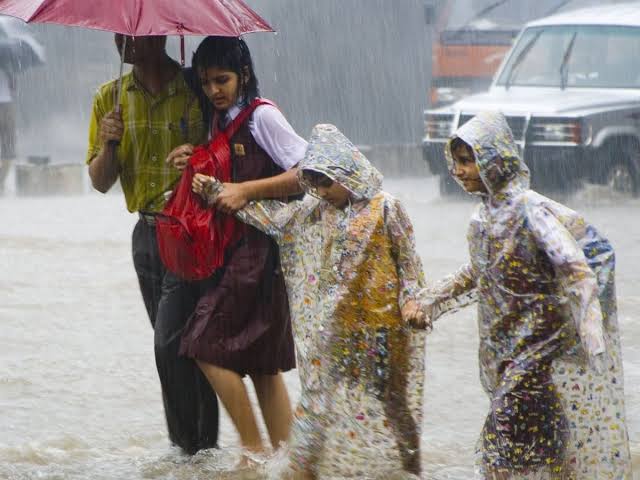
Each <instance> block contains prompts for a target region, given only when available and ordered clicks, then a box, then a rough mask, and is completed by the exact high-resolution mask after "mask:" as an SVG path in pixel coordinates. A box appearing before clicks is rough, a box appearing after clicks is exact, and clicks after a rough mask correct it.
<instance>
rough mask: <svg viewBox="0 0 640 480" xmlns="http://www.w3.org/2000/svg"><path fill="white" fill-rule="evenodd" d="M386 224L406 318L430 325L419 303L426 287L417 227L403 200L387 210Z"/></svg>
mask: <svg viewBox="0 0 640 480" xmlns="http://www.w3.org/2000/svg"><path fill="white" fill-rule="evenodd" d="M385 224H386V228H387V232H389V237H390V239H391V248H392V254H393V257H394V259H395V261H396V269H397V272H398V279H399V281H400V292H399V296H398V304H399V305H400V308H401V310H402V317H403V319H404V320H405V321H410V322H412V323H414V325H416V326H423V325H422V324H423V322H424V323H425V324H424V326H425V327H429V326H430V319H429V318H424V317H425V316H424V311H423V309H422V308H421V305H420V304H419V301H418V300H419V295H420V292H421V291H422V290H423V289H424V287H425V278H424V270H423V268H422V261H421V260H420V256H419V255H418V253H417V252H416V242H415V237H414V234H413V224H412V223H411V219H410V218H409V215H407V212H406V210H405V209H404V207H403V206H402V204H401V203H400V201H398V200H396V199H393V200H392V201H391V202H390V205H389V207H388V208H387V210H386V215H385Z"/></svg>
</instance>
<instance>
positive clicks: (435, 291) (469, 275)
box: [421, 263, 478, 321]
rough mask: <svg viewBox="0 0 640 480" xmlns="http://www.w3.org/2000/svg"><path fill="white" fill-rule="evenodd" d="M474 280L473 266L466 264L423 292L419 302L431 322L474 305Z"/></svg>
mask: <svg viewBox="0 0 640 480" xmlns="http://www.w3.org/2000/svg"><path fill="white" fill-rule="evenodd" d="M476 278H477V274H476V272H475V268H474V267H473V264H471V263H466V264H464V265H463V266H462V267H460V268H459V269H458V271H456V273H454V274H453V275H449V276H447V277H445V278H443V279H442V280H440V281H439V282H437V283H436V284H435V285H434V286H430V287H429V288H427V289H425V290H423V292H422V293H421V300H422V302H423V304H424V305H425V307H427V310H428V312H429V314H430V316H431V320H432V321H433V320H437V319H438V318H439V317H441V316H442V315H444V314H445V313H450V312H455V311H457V310H460V309H461V308H464V307H467V306H469V305H471V304H473V303H475V302H476V301H477V299H478V297H477V291H476Z"/></svg>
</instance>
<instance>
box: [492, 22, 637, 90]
mask: <svg viewBox="0 0 640 480" xmlns="http://www.w3.org/2000/svg"><path fill="white" fill-rule="evenodd" d="M639 56H640V28H635V27H609V26H559V27H555V26H554V27H532V28H528V29H527V30H525V31H524V32H523V34H522V35H521V37H520V39H519V40H518V42H517V44H516V45H515V46H514V48H513V52H512V54H511V55H510V56H509V60H508V62H507V64H506V65H505V67H504V68H503V69H502V72H501V73H500V76H499V78H498V81H497V84H498V85H505V86H511V85H517V86H537V87H563V86H566V87H585V88H602V87H605V88H638V87H640V62H637V61H636V59H637V58H638V57H639Z"/></svg>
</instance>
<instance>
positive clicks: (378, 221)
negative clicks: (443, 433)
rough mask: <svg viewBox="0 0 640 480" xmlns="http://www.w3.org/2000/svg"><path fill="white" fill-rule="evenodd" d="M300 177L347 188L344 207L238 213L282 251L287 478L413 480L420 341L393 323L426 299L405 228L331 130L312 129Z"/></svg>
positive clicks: (272, 205)
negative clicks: (289, 379) (296, 399)
mask: <svg viewBox="0 0 640 480" xmlns="http://www.w3.org/2000/svg"><path fill="white" fill-rule="evenodd" d="M303 170H314V171H316V172H321V173H323V174H325V175H326V176H328V177H330V178H331V179H333V180H334V181H335V182H338V183H339V184H341V185H342V186H344V187H346V188H347V189H348V190H349V191H350V194H351V201H350V203H349V205H348V206H347V207H345V208H344V209H338V208H335V207H333V206H332V205H331V204H329V203H328V202H325V201H322V200H320V199H318V198H316V197H314V196H313V195H310V194H307V195H306V196H305V197H304V198H303V199H302V200H300V201H296V202H291V203H288V204H284V203H281V202H278V201H274V200H268V201H259V202H252V203H251V204H249V205H248V206H247V207H245V208H244V209H243V210H241V211H240V212H239V213H238V217H239V218H240V219H241V220H243V221H245V222H247V223H249V224H251V225H253V226H255V227H257V228H258V229H261V230H263V231H265V232H266V233H268V234H269V235H271V236H272V237H273V238H275V239H276V240H277V242H278V244H279V246H280V256H281V261H282V268H283V271H284V274H285V279H286V285H287V291H288V295H289V305H290V308H291V314H292V323H293V332H294V340H295V345H296V353H297V365H298V369H299V373H300V381H301V398H300V403H299V405H298V407H297V409H296V412H295V420H294V425H293V432H292V441H291V446H290V455H289V458H290V462H289V463H290V466H289V468H291V469H293V470H311V471H315V473H316V475H317V476H318V477H319V478H357V479H366V478H384V477H385V476H388V475H389V474H391V473H394V472H402V471H404V472H410V473H412V474H419V472H420V449H419V438H420V426H421V423H422V396H423V389H422V387H423V379H424V348H425V346H424V340H425V338H424V335H425V333H424V332H420V331H416V330H412V329H411V328H410V326H409V325H407V324H405V323H404V322H403V320H402V316H401V313H400V309H401V307H402V306H403V305H404V303H405V302H407V301H408V300H410V299H416V298H417V296H418V293H419V291H420V290H421V289H423V288H424V274H423V271H422V265H421V261H420V259H419V257H418V255H417V254H416V251H415V245H414V238H413V229H412V225H411V222H410V221H409V218H408V217H407V214H406V212H405V210H404V208H403V207H402V205H401V204H400V202H399V201H398V200H396V199H395V198H393V197H392V196H391V195H389V194H387V193H385V192H383V191H382V190H381V185H382V175H381V174H380V173H379V172H378V170H376V169H375V168H374V167H373V166H372V165H371V164H370V163H369V162H368V160H367V159H366V158H365V157H364V155H362V153H361V152H360V151H359V150H358V149H357V148H356V147H354V145H353V144H352V143H351V142H350V141H349V140H348V139H347V138H346V137H344V135H342V133H340V131H338V129H337V128H336V127H334V126H332V125H318V126H316V127H315V128H314V130H313V132H312V136H311V139H310V142H309V147H308V150H307V153H306V156H305V158H304V160H303V161H302V162H301V163H300V164H299V165H298V172H299V174H301V172H302V171H303ZM300 178H301V179H302V177H300ZM303 184H304V183H303ZM403 478H405V477H403Z"/></svg>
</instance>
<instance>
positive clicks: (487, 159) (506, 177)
mask: <svg viewBox="0 0 640 480" xmlns="http://www.w3.org/2000/svg"><path fill="white" fill-rule="evenodd" d="M455 138H459V139H461V140H463V141H464V142H465V143H467V144H468V145H470V146H471V148H472V149H473V153H474V155H475V157H476V163H477V164H478V169H479V170H480V177H481V178H482V182H483V183H484V185H485V187H487V191H488V192H489V193H488V195H489V196H490V197H492V196H494V195H496V194H498V193H509V192H514V191H516V190H521V189H528V188H529V168H528V167H527V165H526V164H525V163H524V161H523V160H522V158H521V157H520V153H519V151H518V145H517V144H516V142H515V140H514V139H513V133H511V129H510V128H509V125H508V124H507V119H506V118H505V117H504V115H503V114H502V113H499V112H484V113H480V114H479V115H477V116H475V117H474V118H472V119H471V120H469V121H468V122H467V123H465V124H464V125H463V126H461V127H460V128H459V129H458V130H457V131H456V133H455V134H454V135H453V136H452V137H451V138H450V139H449V141H448V142H447V145H446V147H445V156H446V158H447V164H448V165H449V171H450V172H453V155H452V152H451V143H452V142H453V140H454V139H455ZM454 178H455V179H456V181H457V182H458V183H460V182H459V181H458V179H457V178H456V177H455V176H454ZM460 184H461V183H460ZM461 185H462V184H461ZM483 195H486V194H483Z"/></svg>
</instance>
